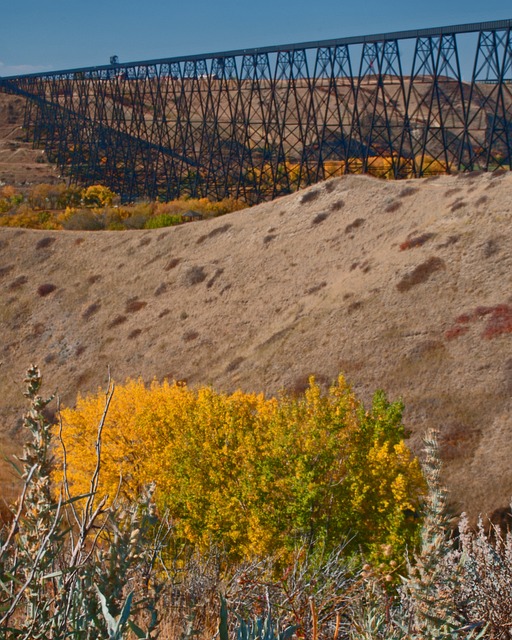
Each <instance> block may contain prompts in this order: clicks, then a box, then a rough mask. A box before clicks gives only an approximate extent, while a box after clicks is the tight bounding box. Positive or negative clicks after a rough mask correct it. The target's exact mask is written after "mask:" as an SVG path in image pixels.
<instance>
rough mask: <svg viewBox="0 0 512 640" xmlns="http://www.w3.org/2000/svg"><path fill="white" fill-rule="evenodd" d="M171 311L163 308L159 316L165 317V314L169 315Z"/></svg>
mask: <svg viewBox="0 0 512 640" xmlns="http://www.w3.org/2000/svg"><path fill="white" fill-rule="evenodd" d="M170 313H171V310H170V309H163V310H162V311H160V313H159V314H158V317H159V318H163V317H164V316H168V315H169V314H170Z"/></svg>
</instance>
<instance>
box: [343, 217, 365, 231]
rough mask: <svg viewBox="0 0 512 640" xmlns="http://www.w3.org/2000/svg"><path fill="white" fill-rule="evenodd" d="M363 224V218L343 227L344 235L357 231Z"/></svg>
mask: <svg viewBox="0 0 512 640" xmlns="http://www.w3.org/2000/svg"><path fill="white" fill-rule="evenodd" d="M364 222H365V218H356V219H355V220H354V222H351V223H350V224H347V226H346V227H345V233H351V232H352V231H354V229H359V227H361V226H362V225H363V224H364Z"/></svg>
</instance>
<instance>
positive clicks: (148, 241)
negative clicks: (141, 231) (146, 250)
mask: <svg viewBox="0 0 512 640" xmlns="http://www.w3.org/2000/svg"><path fill="white" fill-rule="evenodd" d="M148 244H151V238H141V239H140V242H139V247H146V246H147V245H148Z"/></svg>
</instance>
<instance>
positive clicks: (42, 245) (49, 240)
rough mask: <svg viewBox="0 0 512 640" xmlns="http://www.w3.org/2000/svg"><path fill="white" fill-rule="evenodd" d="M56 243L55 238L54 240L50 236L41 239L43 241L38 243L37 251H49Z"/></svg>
mask: <svg viewBox="0 0 512 640" xmlns="http://www.w3.org/2000/svg"><path fill="white" fill-rule="evenodd" d="M54 242H55V238H52V237H50V236H47V237H46V238H41V240H39V241H38V242H37V243H36V249H48V247H51V246H52V244H53V243H54Z"/></svg>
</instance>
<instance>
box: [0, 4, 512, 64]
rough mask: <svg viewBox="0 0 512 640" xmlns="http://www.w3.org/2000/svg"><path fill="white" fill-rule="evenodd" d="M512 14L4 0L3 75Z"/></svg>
mask: <svg viewBox="0 0 512 640" xmlns="http://www.w3.org/2000/svg"><path fill="white" fill-rule="evenodd" d="M507 18H512V4H511V3H510V2H504V1H503V0H486V2H481V1H477V0H427V1H426V2H418V1H417V0H408V2H405V1H404V0H398V1H393V0H388V1H387V2H383V1H382V0H380V1H379V2H377V0H360V1H357V0H353V1H352V2H346V1H343V0H257V1H251V2H247V1H246V0H181V2H179V3H178V2H175V1H174V0H168V1H167V2H161V1H157V0H145V1H144V2H138V1H136V0H124V1H122V0H88V1H87V2H84V1H82V0H2V3H1V4H0V76H7V75H15V74H21V73H31V72H37V71H45V70H58V69H69V68H76V67H84V66H95V65H99V64H107V63H108V61H109V58H110V56H111V55H114V54H116V55H118V56H119V59H120V61H121V62H129V61H135V60H146V59H154V58H165V57H173V56H181V55H187V54H192V53H208V52H214V51H225V50H230V49H242V48H250V47H258V46H265V45H273V44H284V43H291V42H302V41H308V40H322V39H328V38H339V37H344V36H355V35H364V34H368V33H381V32H387V31H397V30H403V29H416V28H422V27H436V26H442V25H448V24H461V23H466V22H480V21H487V20H502V19H507Z"/></svg>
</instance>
